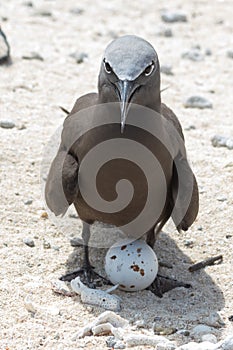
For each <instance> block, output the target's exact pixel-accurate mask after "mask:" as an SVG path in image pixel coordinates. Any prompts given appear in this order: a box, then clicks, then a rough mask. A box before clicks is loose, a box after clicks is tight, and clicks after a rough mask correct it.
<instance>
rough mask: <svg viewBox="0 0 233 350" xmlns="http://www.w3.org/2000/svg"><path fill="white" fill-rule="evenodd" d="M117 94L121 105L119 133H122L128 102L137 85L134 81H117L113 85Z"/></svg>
mask: <svg viewBox="0 0 233 350" xmlns="http://www.w3.org/2000/svg"><path fill="white" fill-rule="evenodd" d="M115 85H116V87H117V90H118V93H119V96H118V97H119V100H120V103H121V133H123V132H124V128H125V121H126V117H127V114H128V110H129V103H130V100H131V98H132V96H133V94H134V92H135V90H136V89H137V88H138V85H137V84H135V82H134V81H129V80H119V81H118V82H117V83H115Z"/></svg>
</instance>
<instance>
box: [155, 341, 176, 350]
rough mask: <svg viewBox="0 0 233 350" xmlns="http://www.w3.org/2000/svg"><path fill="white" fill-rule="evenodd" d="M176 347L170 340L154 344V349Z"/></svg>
mask: <svg viewBox="0 0 233 350" xmlns="http://www.w3.org/2000/svg"><path fill="white" fill-rule="evenodd" d="M175 349H176V345H175V344H173V343H172V342H170V343H159V344H158V345H157V346H156V350H175Z"/></svg>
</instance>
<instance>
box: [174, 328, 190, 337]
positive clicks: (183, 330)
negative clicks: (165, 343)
mask: <svg viewBox="0 0 233 350" xmlns="http://www.w3.org/2000/svg"><path fill="white" fill-rule="evenodd" d="M176 333H177V334H179V335H184V336H185V337H189V335H190V332H189V331H188V330H187V329H179V330H178V331H177V332H176Z"/></svg>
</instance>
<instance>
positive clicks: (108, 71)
mask: <svg viewBox="0 0 233 350" xmlns="http://www.w3.org/2000/svg"><path fill="white" fill-rule="evenodd" d="M104 68H105V71H106V72H107V73H108V74H111V73H112V72H113V70H112V67H111V66H110V64H109V63H108V62H106V61H105V60H104Z"/></svg>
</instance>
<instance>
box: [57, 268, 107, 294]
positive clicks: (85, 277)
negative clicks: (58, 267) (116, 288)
mask: <svg viewBox="0 0 233 350" xmlns="http://www.w3.org/2000/svg"><path fill="white" fill-rule="evenodd" d="M76 277H80V279H81V281H82V282H83V283H84V284H85V285H86V286H88V287H89V288H96V287H100V286H102V285H103V284H112V283H111V282H110V281H109V280H108V279H107V278H105V277H103V276H101V275H99V274H98V273H97V272H95V271H94V267H92V266H91V265H87V266H83V267H82V268H80V269H78V270H76V271H73V272H70V273H67V274H65V275H63V276H61V277H60V278H59V279H60V280H61V281H66V282H70V281H71V280H73V279H74V278H76Z"/></svg>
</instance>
